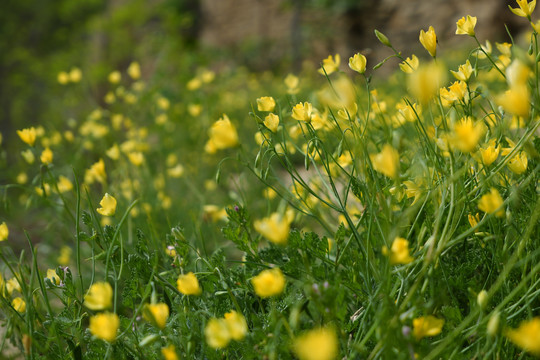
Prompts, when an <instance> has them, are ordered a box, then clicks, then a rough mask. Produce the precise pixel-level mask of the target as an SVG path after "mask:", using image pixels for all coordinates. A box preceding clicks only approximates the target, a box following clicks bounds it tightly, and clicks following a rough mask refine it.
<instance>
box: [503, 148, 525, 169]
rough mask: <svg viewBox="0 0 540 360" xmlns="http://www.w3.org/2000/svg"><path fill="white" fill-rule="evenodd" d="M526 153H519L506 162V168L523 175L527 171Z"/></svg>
mask: <svg viewBox="0 0 540 360" xmlns="http://www.w3.org/2000/svg"><path fill="white" fill-rule="evenodd" d="M527 163H528V159H527V153H525V152H524V151H520V152H519V153H518V154H517V155H516V156H514V157H513V158H512V159H510V161H509V162H508V164H507V166H508V168H509V169H510V171H512V172H513V173H516V174H518V175H520V174H523V173H524V172H525V171H526V170H527Z"/></svg>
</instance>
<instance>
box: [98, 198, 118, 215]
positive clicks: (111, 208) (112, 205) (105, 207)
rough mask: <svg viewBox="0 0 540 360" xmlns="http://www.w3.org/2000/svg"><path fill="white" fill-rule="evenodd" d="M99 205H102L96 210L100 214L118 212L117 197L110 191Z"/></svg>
mask: <svg viewBox="0 0 540 360" xmlns="http://www.w3.org/2000/svg"><path fill="white" fill-rule="evenodd" d="M99 205H100V206H101V207H100V208H97V209H96V211H97V212H98V214H100V215H103V216H113V215H114V214H115V213H116V199H115V198H114V197H113V196H111V195H109V194H108V193H105V195H104V196H103V198H102V199H101V201H100V202H99Z"/></svg>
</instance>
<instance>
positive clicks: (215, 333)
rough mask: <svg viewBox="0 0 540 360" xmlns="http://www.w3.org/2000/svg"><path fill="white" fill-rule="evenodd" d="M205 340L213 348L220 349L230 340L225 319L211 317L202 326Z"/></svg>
mask: <svg viewBox="0 0 540 360" xmlns="http://www.w3.org/2000/svg"><path fill="white" fill-rule="evenodd" d="M204 335H205V337H206V342H207V343H208V345H210V347H212V348H214V349H222V348H224V347H226V346H227V345H228V344H229V342H230V341H231V333H230V332H229V327H228V326H227V322H226V320H225V319H215V318H212V319H210V320H208V323H207V324H206V327H205V328H204Z"/></svg>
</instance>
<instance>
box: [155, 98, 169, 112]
mask: <svg viewBox="0 0 540 360" xmlns="http://www.w3.org/2000/svg"><path fill="white" fill-rule="evenodd" d="M156 104H157V106H158V108H160V109H161V110H168V109H169V107H170V106H171V102H170V101H169V99H167V98H166V97H163V96H160V97H158V98H157V100H156Z"/></svg>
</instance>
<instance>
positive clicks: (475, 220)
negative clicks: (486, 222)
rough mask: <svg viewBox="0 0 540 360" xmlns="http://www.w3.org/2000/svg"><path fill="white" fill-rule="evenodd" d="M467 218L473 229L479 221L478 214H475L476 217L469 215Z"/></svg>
mask: <svg viewBox="0 0 540 360" xmlns="http://www.w3.org/2000/svg"><path fill="white" fill-rule="evenodd" d="M467 218H468V220H469V224H471V227H475V226H476V225H478V222H479V221H480V214H478V213H476V215H472V214H469V215H467Z"/></svg>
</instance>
